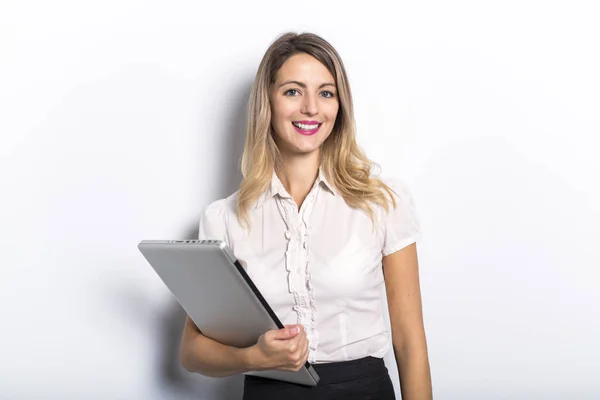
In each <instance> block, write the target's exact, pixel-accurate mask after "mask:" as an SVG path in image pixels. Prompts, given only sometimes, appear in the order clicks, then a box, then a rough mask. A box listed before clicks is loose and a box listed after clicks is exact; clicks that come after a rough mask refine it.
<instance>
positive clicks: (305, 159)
mask: <svg viewBox="0 0 600 400" xmlns="http://www.w3.org/2000/svg"><path fill="white" fill-rule="evenodd" d="M319 166H320V154H319V152H317V151H316V152H314V153H311V154H306V155H304V154H303V155H301V156H293V157H284V160H283V168H284V170H285V171H284V176H280V177H279V179H280V180H281V183H282V184H283V187H284V188H285V190H286V191H287V192H288V193H289V194H290V195H291V196H292V198H293V199H294V201H295V202H296V204H297V205H298V208H300V206H301V205H302V203H303V202H304V199H305V198H306V196H307V195H308V193H309V192H310V189H311V188H312V186H313V185H314V183H315V179H317V176H318V175H319Z"/></svg>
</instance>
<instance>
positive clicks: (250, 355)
mask: <svg viewBox="0 0 600 400" xmlns="http://www.w3.org/2000/svg"><path fill="white" fill-rule="evenodd" d="M257 358H258V352H257V348H256V345H254V346H250V347H246V348H244V349H242V365H243V367H244V369H245V370H246V371H260V367H259V362H258V360H257Z"/></svg>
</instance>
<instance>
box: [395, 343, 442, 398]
mask: <svg viewBox="0 0 600 400" xmlns="http://www.w3.org/2000/svg"><path fill="white" fill-rule="evenodd" d="M394 354H395V356H396V363H397V365H398V376H399V378H400V391H401V393H402V399H403V400H431V399H432V397H433V394H432V388H431V372H430V369H429V357H428V355H427V348H426V347H424V348H419V349H406V350H402V349H399V348H396V346H394Z"/></svg>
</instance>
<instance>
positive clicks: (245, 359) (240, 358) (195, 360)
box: [179, 316, 254, 378]
mask: <svg viewBox="0 0 600 400" xmlns="http://www.w3.org/2000/svg"><path fill="white" fill-rule="evenodd" d="M250 352H251V348H245V349H239V348H236V347H232V346H227V345H224V344H221V343H219V342H217V341H215V340H212V339H210V338H207V337H206V336H204V335H203V334H202V333H201V332H200V330H199V329H198V327H197V326H196V324H194V322H193V321H192V320H191V319H190V317H189V316H187V317H186V320H185V327H184V330H183V338H182V339H181V346H180V349H179V360H180V361H181V365H183V367H184V368H185V369H186V370H188V371H189V372H197V373H199V374H202V375H205V376H210V377H213V378H219V377H225V376H231V375H236V374H241V373H244V372H247V371H252V370H254V368H253V366H252V365H251V355H250V354H249V353H250Z"/></svg>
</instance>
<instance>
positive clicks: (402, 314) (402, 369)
mask: <svg viewBox="0 0 600 400" xmlns="http://www.w3.org/2000/svg"><path fill="white" fill-rule="evenodd" d="M383 272H384V276H385V288H386V292H387V299H388V308H389V312H390V325H391V328H392V344H393V348H394V355H395V356H396V363H397V365H398V375H399V377H400V390H401V393H402V399H404V400H417V399H418V400H422V399H423V400H429V399H431V398H432V397H433V394H432V388H431V373H430V370H429V358H428V355H427V341H426V338H425V329H424V327H423V311H422V306H421V289H420V284H419V268H418V260H417V247H416V244H414V243H413V244H411V245H409V246H407V247H405V248H403V249H402V250H399V251H397V252H395V253H392V254H390V255H388V256H385V257H383Z"/></svg>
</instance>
